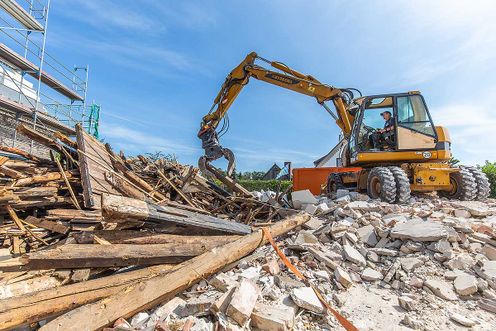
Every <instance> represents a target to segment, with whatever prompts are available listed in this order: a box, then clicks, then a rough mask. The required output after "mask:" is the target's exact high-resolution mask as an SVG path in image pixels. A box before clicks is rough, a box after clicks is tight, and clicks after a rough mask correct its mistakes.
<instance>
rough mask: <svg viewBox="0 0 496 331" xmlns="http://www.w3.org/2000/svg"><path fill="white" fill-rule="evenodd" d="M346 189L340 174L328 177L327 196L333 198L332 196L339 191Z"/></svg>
mask: <svg viewBox="0 0 496 331" xmlns="http://www.w3.org/2000/svg"><path fill="white" fill-rule="evenodd" d="M342 188H344V184H343V179H342V178H341V176H340V174H338V173H332V174H329V177H327V185H326V193H327V196H329V197H331V195H333V194H336V193H337V191H338V190H339V189H342Z"/></svg>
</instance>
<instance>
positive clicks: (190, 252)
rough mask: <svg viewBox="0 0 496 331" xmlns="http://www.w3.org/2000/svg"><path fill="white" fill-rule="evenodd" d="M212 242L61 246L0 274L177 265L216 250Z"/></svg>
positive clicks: (35, 254) (4, 268)
mask: <svg viewBox="0 0 496 331" xmlns="http://www.w3.org/2000/svg"><path fill="white" fill-rule="evenodd" d="M216 246H217V244H216V243H215V242H207V243H202V244H189V245H180V246H178V245H176V244H175V243H167V244H149V245H134V244H113V245H106V246H105V248H104V249H102V246H101V245H100V244H84V245H79V244H73V245H62V246H59V247H56V248H53V249H46V250H42V251H37V252H32V253H29V254H26V255H24V256H22V257H21V259H20V261H19V262H20V265H10V266H5V265H2V266H0V270H1V271H21V270H48V269H67V268H105V267H124V266H130V265H153V264H169V263H180V262H183V261H185V260H187V259H190V258H192V257H194V256H197V255H200V254H203V253H205V252H206V251H207V250H209V249H211V248H213V247H216Z"/></svg>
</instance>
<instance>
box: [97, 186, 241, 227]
mask: <svg viewBox="0 0 496 331" xmlns="http://www.w3.org/2000/svg"><path fill="white" fill-rule="evenodd" d="M102 209H103V211H104V213H105V215H104V216H105V218H107V219H110V220H113V219H116V220H119V219H129V218H131V219H137V220H146V221H151V222H158V223H164V222H172V223H175V224H179V225H184V226H193V227H196V228H201V229H206V230H215V231H221V232H224V233H229V234H248V233H250V232H251V228H250V227H249V226H247V225H245V224H240V223H235V222H230V221H226V220H222V219H220V218H216V217H213V216H209V215H203V214H199V213H193V212H190V211H188V210H184V209H179V208H174V207H170V206H159V205H157V204H153V203H149V202H145V201H142V200H138V199H133V198H127V197H122V196H118V195H112V194H102Z"/></svg>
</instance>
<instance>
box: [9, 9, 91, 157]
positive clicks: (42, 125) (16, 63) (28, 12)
mask: <svg viewBox="0 0 496 331" xmlns="http://www.w3.org/2000/svg"><path fill="white" fill-rule="evenodd" d="M0 8H1V9H3V12H1V13H0V32H1V35H2V38H1V40H0V112H1V115H2V116H7V117H5V118H10V119H11V122H12V123H14V127H15V126H17V124H18V123H19V122H26V123H29V124H30V125H32V126H33V128H34V129H37V130H42V131H61V132H62V133H64V134H67V135H73V134H74V126H75V124H77V123H81V124H82V125H83V127H84V128H85V129H86V130H87V131H88V132H89V133H91V134H93V135H95V136H98V124H99V112H100V106H98V105H96V104H94V103H92V104H87V102H86V98H87V91H88V75H89V67H88V66H87V65H86V66H74V67H73V68H69V67H67V66H65V65H64V64H62V63H61V62H60V61H58V60H57V59H56V58H55V57H54V56H52V55H51V54H49V53H47V52H46V43H47V30H48V17H49V12H50V0H19V1H15V0H0ZM61 98H62V101H61ZM3 122H4V123H6V120H5V119H4V121H3ZM4 131H5V130H4ZM0 133H1V132H0ZM4 136H5V134H4ZM3 143H4V142H3ZM10 143H11V145H12V147H16V144H18V138H17V135H16V132H15V130H13V132H12V137H11V139H10ZM29 148H30V151H31V150H32V148H33V142H32V141H31V143H30V147H29Z"/></svg>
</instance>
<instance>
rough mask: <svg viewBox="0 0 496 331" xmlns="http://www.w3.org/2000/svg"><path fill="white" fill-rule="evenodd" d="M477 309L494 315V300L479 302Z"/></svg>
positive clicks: (495, 311) (495, 312)
mask: <svg viewBox="0 0 496 331" xmlns="http://www.w3.org/2000/svg"><path fill="white" fill-rule="evenodd" d="M479 307H481V308H482V309H484V310H487V311H489V312H491V313H494V314H496V299H482V300H479Z"/></svg>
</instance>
